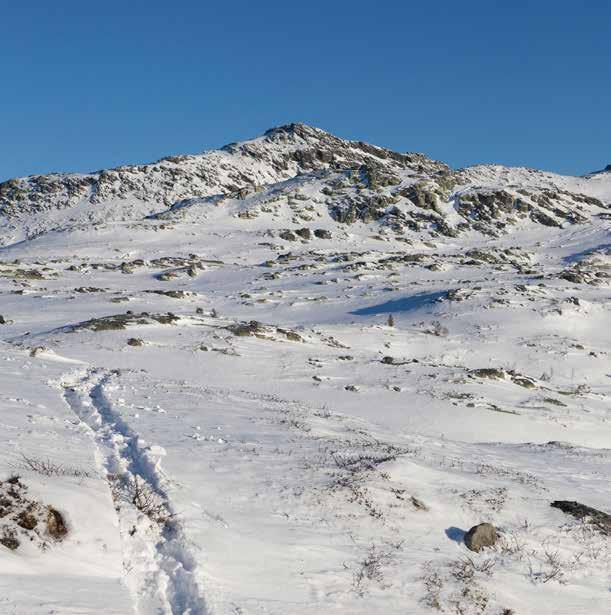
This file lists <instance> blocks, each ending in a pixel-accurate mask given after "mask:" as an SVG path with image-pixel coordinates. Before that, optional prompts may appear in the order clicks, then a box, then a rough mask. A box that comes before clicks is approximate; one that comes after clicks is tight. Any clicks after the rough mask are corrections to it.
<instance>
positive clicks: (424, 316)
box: [0, 125, 611, 615]
mask: <svg viewBox="0 0 611 615" xmlns="http://www.w3.org/2000/svg"><path fill="white" fill-rule="evenodd" d="M155 167H157V169H156V168H155ZM105 173H106V174H105ZM2 199H3V200H2V207H3V210H2V211H3V213H2V215H3V218H2V225H3V226H2V229H3V230H2V233H3V235H2V236H3V237H4V243H5V246H4V247H3V248H0V366H1V369H0V423H1V425H0V427H1V429H0V486H2V489H1V490H0V491H2V493H1V494H0V496H1V497H0V573H1V574H0V590H1V591H0V612H1V613H4V612H6V613H27V614H28V615H39V614H40V615H42V614H43V613H44V614H47V613H49V612H58V613H72V612H74V613H113V614H119V613H121V614H123V613H125V614H127V613H138V614H139V615H153V614H155V615H157V614H159V613H163V614H164V615H178V614H181V615H185V614H187V613H190V615H195V614H208V613H210V614H212V613H214V614H217V613H218V614H223V615H224V614H226V613H227V614H230V615H238V614H241V615H248V614H252V615H255V614H261V613H265V614H267V615H285V614H287V613H290V614H291V615H293V614H294V615H306V614H314V613H316V614H318V613H330V612H336V613H346V614H350V615H361V614H362V615H365V614H367V615H369V614H371V613H389V614H395V613H396V614H397V615H398V614H404V613H410V614H412V613H413V614H414V615H417V614H430V613H448V614H457V613H460V614H461V615H501V614H502V615H509V614H510V613H514V614H516V615H541V614H547V613H553V614H554V615H574V613H588V615H599V614H600V615H602V614H603V613H606V612H607V610H608V609H607V603H608V589H609V587H608V568H609V564H610V553H609V537H608V535H606V534H605V531H606V524H602V525H601V523H600V522H599V521H597V520H600V519H607V517H606V516H605V514H608V513H610V512H611V511H610V510H609V498H608V492H609V481H610V478H611V472H610V461H611V453H610V450H609V445H610V443H611V427H610V423H609V418H610V407H609V399H610V395H611V388H610V379H609V348H611V328H610V327H609V306H610V304H611V295H610V293H609V280H610V276H611V269H610V265H611V262H610V253H609V245H610V241H609V217H608V204H609V201H610V200H611V175H610V174H609V173H607V172H601V173H597V174H592V175H590V176H588V177H585V178H566V177H564V178H563V177H560V176H557V175H553V174H550V173H544V172H539V171H533V170H529V169H508V168H506V167H500V166H492V165H491V166H478V167H473V168H471V169H463V170H460V171H451V170H450V169H448V168H447V167H446V166H445V165H443V164H441V163H436V162H433V161H430V160H428V159H427V158H425V157H423V156H421V155H417V154H407V155H402V154H395V153H393V152H389V151H387V150H383V149H380V148H375V147H373V146H370V145H367V144H363V143H354V142H348V141H343V140H340V139H337V138H336V137H333V136H332V135H328V134H327V133H324V132H322V131H319V130H317V129H314V128H310V127H307V126H303V125H291V126H286V127H280V128H277V129H273V130H272V131H269V132H268V133H266V134H265V135H264V136H262V137H260V138H258V139H255V140H253V141H250V142H245V143H241V144H233V145H230V146H227V147H226V148H224V149H223V150H220V151H218V152H209V153H206V154H202V155H200V156H187V157H178V158H170V159H166V160H164V161H160V162H159V163H157V164H155V165H145V166H142V167H125V168H123V169H119V170H115V171H110V172H102V173H97V174H92V175H73V176H68V175H53V176H47V177H46V178H45V177H35V178H29V179H26V180H19V181H17V182H9V183H8V184H4V185H3V187H2ZM16 475H18V476H19V478H18V481H19V483H18V484H19V489H18V490H16V489H12V488H11V487H10V485H15V484H17V482H15V481H17V478H16ZM9 481H13V482H9ZM10 493H14V494H16V495H15V496H13V495H7V497H11V498H13V499H14V500H15V502H11V501H9V502H8V504H7V503H6V502H4V501H3V498H4V497H5V495H6V494H10ZM19 494H22V495H19ZM23 494H27V495H26V496H24V495H23ZM18 497H20V498H21V499H20V500H19V499H17V498H18ZM558 502H560V503H568V508H567V506H564V504H563V506H561V507H558V505H557V503H558ZM32 503H34V504H32ZM554 503H556V505H552V504H554ZM30 505H33V506H34V509H35V512H36V515H38V516H37V517H36V519H42V518H43V512H44V510H46V508H44V507H46V506H51V507H52V508H53V509H54V510H56V511H58V512H59V513H61V515H62V518H63V519H65V520H66V528H67V534H66V535H65V537H63V538H62V540H50V539H47V538H46V536H45V535H43V533H42V531H43V530H42V529H40V530H39V532H40V533H39V534H37V533H36V531H35V530H32V529H29V530H28V529H27V528H28V527H30V526H31V520H30V519H29V517H28V518H25V520H24V518H22V517H21V516H20V515H22V513H23V512H24V510H25V509H26V508H27V507H28V506H30ZM43 508H44V510H43ZM566 510H568V511H569V512H570V511H571V510H573V511H574V510H578V511H589V510H590V511H591V510H593V511H598V512H596V514H595V515H594V517H593V518H591V515H590V516H588V515H581V513H580V515H581V516H580V515H577V516H575V515H572V514H568V513H566V512H565V511H566ZM25 512H26V514H27V510H26V511H25ZM483 523H490V524H493V525H494V526H495V533H494V534H491V535H494V536H496V537H497V538H498V540H497V542H496V543H495V544H494V545H493V546H491V547H489V548H485V549H483V550H482V551H481V552H474V551H470V550H469V549H468V548H467V546H466V544H465V542H464V540H465V536H466V535H467V532H468V530H469V529H470V528H471V527H473V526H476V525H479V524H483ZM20 524H21V525H20ZM24 524H25V526H26V527H24ZM486 527H487V526H486ZM28 532H29V533H28ZM33 532H34V533H33ZM31 537H34V540H30V538H31ZM42 545H44V547H43V546H42Z"/></svg>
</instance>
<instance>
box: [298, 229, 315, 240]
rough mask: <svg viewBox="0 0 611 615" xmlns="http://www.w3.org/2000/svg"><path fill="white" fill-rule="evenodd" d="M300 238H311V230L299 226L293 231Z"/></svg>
mask: <svg viewBox="0 0 611 615" xmlns="http://www.w3.org/2000/svg"><path fill="white" fill-rule="evenodd" d="M295 234H296V235H299V237H301V238H302V239H312V231H311V230H310V229H309V228H299V229H297V230H296V231H295Z"/></svg>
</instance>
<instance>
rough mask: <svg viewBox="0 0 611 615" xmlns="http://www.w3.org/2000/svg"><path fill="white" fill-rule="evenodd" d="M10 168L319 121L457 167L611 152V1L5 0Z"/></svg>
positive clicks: (3, 142)
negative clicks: (287, 124) (299, 122)
mask: <svg viewBox="0 0 611 615" xmlns="http://www.w3.org/2000/svg"><path fill="white" fill-rule="evenodd" d="M1 20H2V27H1V28H0V33H1V34H0V79H1V81H0V180H3V179H7V178H9V177H12V176H16V175H27V174H33V173H42V172H49V171H55V170H57V171H59V170H62V171H90V170H96V169H101V168H105V167H110V166H116V165H119V164H123V163H138V162H147V161H151V160H156V159H158V158H160V157H162V156H165V155H168V154H176V153H194V152H199V151H202V150H205V149H209V148H213V147H218V146H220V145H223V144H224V143H226V142H230V141H235V140H240V139H245V138H248V137H252V136H256V135H257V134H260V133H261V132H263V131H264V130H265V129H267V128H269V127H271V126H274V125H278V124H283V123H287V122H292V121H303V122H306V123H309V124H313V125H316V126H319V127H321V128H324V129H325V130H328V131H330V132H333V133H335V134H337V135H339V136H342V137H346V138H351V139H362V140H366V141H371V142H373V143H376V144H379V145H384V146H387V147H390V148H393V149H397V150H399V151H422V152H425V153H426V154H428V155H430V156H432V157H434V158H437V159H442V160H444V161H446V162H448V163H450V164H451V165H453V166H464V165H469V164H474V163H478V162H499V163H505V164H513V165H517V164H521V165H527V166H533V167H538V168H544V169H549V170H554V171H559V172H564V173H573V174H581V173H584V172H586V171H589V170H593V169H598V168H601V167H603V166H604V165H606V164H607V163H611V3H609V2H608V0H604V1H599V0H592V1H587V2H583V3H581V2H575V1H574V0H573V1H572V2H565V1H564V0H556V1H553V2H551V1H548V0H541V1H533V2H523V1H520V0H517V1H516V0H514V1H512V2H500V1H494V0H487V1H485V2H484V1H479V0H477V1H472V2H470V1H468V0H465V1H462V2H455V1H452V2H450V1H446V0H438V1H436V2H434V1H430V2H426V1H419V2H410V1H409V0H402V1H399V0H397V1H392V2H390V1H385V0H372V1H369V2H362V1H360V0H350V1H344V0H326V1H325V2H321V1H319V0H309V1H307V2H294V1H290V0H284V1H282V2H280V1H276V0H271V1H266V0H259V1H258V2H256V1H251V2H245V1H242V0H233V1H231V2H229V1H225V2H223V1H218V0H217V1H206V0H199V1H186V0H185V1H182V0H174V1H168V0H164V1H158V0H146V1H143V0H123V1H122V2H117V1H115V0H105V1H101V2H86V1H84V0H78V1H75V0H60V1H57V2H50V1H48V0H45V1H29V0H20V1H19V2H10V1H8V0H5V1H4V2H2V11H1Z"/></svg>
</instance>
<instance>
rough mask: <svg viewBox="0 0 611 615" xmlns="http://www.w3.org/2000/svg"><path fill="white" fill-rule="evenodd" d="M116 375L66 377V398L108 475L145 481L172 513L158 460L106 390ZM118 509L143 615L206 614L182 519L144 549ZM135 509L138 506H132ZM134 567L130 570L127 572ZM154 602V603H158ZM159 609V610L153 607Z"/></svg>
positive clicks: (98, 372) (94, 373) (91, 372)
mask: <svg viewBox="0 0 611 615" xmlns="http://www.w3.org/2000/svg"><path fill="white" fill-rule="evenodd" d="M113 376H114V373H113V372H111V371H110V372H109V371H106V370H99V369H94V370H88V371H87V372H86V374H85V375H83V376H82V377H81V378H80V379H79V380H78V381H76V382H64V383H63V384H64V387H65V389H64V398H65V400H66V402H67V403H68V405H69V406H70V408H71V409H72V410H73V412H74V413H75V414H76V416H77V417H78V418H79V419H80V420H81V421H82V422H83V423H84V424H86V425H87V426H88V427H89V428H90V429H91V431H92V435H93V438H94V440H95V443H96V447H97V457H98V462H99V463H100V465H101V467H102V469H103V471H104V472H105V474H106V476H107V477H110V476H112V475H114V474H122V475H123V476H125V477H127V478H129V479H131V480H141V481H144V483H145V484H146V485H147V486H148V487H149V488H150V489H151V490H152V491H153V492H154V493H155V494H157V495H158V496H159V498H160V500H161V501H162V502H163V503H164V505H165V507H166V508H167V510H168V511H169V512H170V514H171V515H174V514H175V511H174V509H173V507H172V504H171V502H170V500H169V498H168V495H167V493H166V491H165V490H164V488H163V485H162V483H163V482H164V477H163V475H162V472H161V470H160V468H159V465H158V464H157V463H156V462H154V461H153V460H151V459H150V457H149V455H148V452H147V448H148V447H144V446H143V443H142V442H141V441H140V438H139V436H138V434H137V433H135V432H134V431H133V430H132V429H131V428H130V427H129V426H128V425H127V423H126V422H125V421H124V420H123V419H122V418H121V417H120V416H119V414H118V413H117V412H116V411H114V410H113V408H112V405H111V403H110V402H109V400H108V399H107V397H106V395H105V392H104V389H105V387H106V386H108V385H109V384H110V383H111V381H112V378H113ZM124 508H125V503H123V502H122V504H121V507H120V508H119V511H118V515H119V525H120V527H121V537H122V543H123V549H124V555H125V560H126V561H128V560H133V561H135V562H136V563H135V564H133V566H136V567H139V568H140V569H139V570H137V573H139V576H140V578H139V580H138V583H137V586H136V587H133V586H132V593H134V594H135V595H134V601H135V603H136V605H137V607H136V611H137V612H138V613H139V615H148V613H153V612H154V613H164V615H165V614H168V615H170V614H171V615H206V614H207V613H209V610H208V608H207V606H206V601H205V599H204V595H203V591H202V589H201V588H200V586H199V582H198V579H197V575H198V571H197V564H196V563H195V559H194V557H193V556H192V555H191V554H190V552H189V549H188V546H187V540H186V538H185V536H184V533H183V529H182V527H181V524H180V521H179V520H177V519H176V518H175V517H172V520H171V521H170V522H169V523H166V524H165V527H164V528H163V529H162V531H160V535H159V538H158V540H157V541H156V543H155V544H154V545H151V546H152V547H153V548H151V549H149V550H148V552H147V553H146V554H145V560H146V561H144V562H143V561H142V556H143V552H142V551H141V550H138V552H135V551H136V549H135V548H134V546H133V545H130V544H129V542H128V541H127V540H126V536H125V533H126V532H128V531H130V530H129V529H128V525H129V524H130V519H129V518H127V517H126V513H125V512H124ZM132 512H133V511H132ZM132 571H133V569H130V570H128V571H127V572H128V574H129V573H131V572H132ZM153 605H154V606H153ZM153 609H154V610H153Z"/></svg>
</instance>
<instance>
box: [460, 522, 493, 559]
mask: <svg viewBox="0 0 611 615" xmlns="http://www.w3.org/2000/svg"><path fill="white" fill-rule="evenodd" d="M497 540H498V534H497V532H496V528H495V527H494V525H492V524H491V523H480V524H479V525H474V526H473V527H472V528H471V529H470V530H469V531H468V532H467V533H466V534H465V544H466V545H467V548H468V549H470V550H471V551H475V552H477V553H479V552H480V551H481V550H482V549H483V548H484V547H492V546H494V544H496V541H497Z"/></svg>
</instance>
